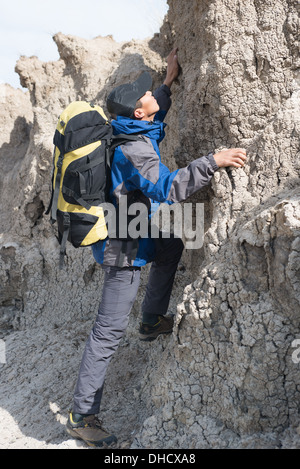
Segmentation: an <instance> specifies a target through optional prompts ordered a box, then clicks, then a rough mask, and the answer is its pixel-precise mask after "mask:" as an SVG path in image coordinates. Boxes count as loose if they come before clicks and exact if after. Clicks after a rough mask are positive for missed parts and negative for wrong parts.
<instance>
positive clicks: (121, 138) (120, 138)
mask: <svg viewBox="0 0 300 469" xmlns="http://www.w3.org/2000/svg"><path fill="white" fill-rule="evenodd" d="M141 138H142V137H141V135H132V134H131V135H127V134H118V135H113V136H112V138H111V139H110V140H109V141H108V142H107V153H106V164H107V166H108V168H109V169H110V168H111V164H112V161H113V158H114V150H115V149H116V148H117V147H118V146H120V145H124V143H127V142H130V141H131V142H134V141H137V140H141Z"/></svg>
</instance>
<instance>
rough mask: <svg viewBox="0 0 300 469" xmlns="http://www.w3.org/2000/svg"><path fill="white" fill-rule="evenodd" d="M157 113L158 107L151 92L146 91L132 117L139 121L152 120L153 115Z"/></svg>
mask: <svg viewBox="0 0 300 469" xmlns="http://www.w3.org/2000/svg"><path fill="white" fill-rule="evenodd" d="M158 111H159V105H158V103H157V101H156V99H155V98H154V96H153V95H152V93H151V91H147V92H146V93H145V94H144V96H142V97H141V98H140V99H139V100H138V102H137V104H136V107H135V110H134V116H135V118H136V119H139V120H148V121H151V120H153V118H154V116H155V114H156V113H157V112H158Z"/></svg>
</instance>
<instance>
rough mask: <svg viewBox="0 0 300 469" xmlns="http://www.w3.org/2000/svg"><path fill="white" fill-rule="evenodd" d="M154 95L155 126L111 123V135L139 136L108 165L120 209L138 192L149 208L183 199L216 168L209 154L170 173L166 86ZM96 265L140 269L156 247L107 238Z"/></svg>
mask: <svg viewBox="0 0 300 469" xmlns="http://www.w3.org/2000/svg"><path fill="white" fill-rule="evenodd" d="M154 96H155V98H156V100H157V102H158V104H159V106H160V111H159V112H158V113H157V114H156V116H155V119H154V121H153V122H148V121H139V120H135V119H131V118H128V117H122V116H118V117H117V119H116V120H113V121H112V126H113V130H114V135H118V134H135V135H136V134H138V135H140V136H141V138H140V139H139V140H137V141H128V142H126V143H125V144H124V145H121V146H119V147H117V148H116V150H115V154H114V159H113V163H112V167H111V177H112V189H111V201H112V203H113V204H114V205H118V204H119V202H120V198H121V197H122V196H124V195H126V196H128V197H130V194H132V193H133V192H135V191H139V192H140V193H142V194H143V196H144V197H146V198H147V199H148V200H149V202H150V204H151V207H152V211H154V210H155V209H157V206H158V205H159V204H160V203H167V204H173V203H176V202H182V201H184V200H186V199H187V198H188V197H189V196H191V195H192V194H193V193H195V192H196V191H198V190H199V189H201V188H203V187H204V186H207V185H208V184H209V182H210V180H211V178H212V176H213V175H214V173H215V171H217V169H218V166H217V164H216V162H215V160H214V157H213V155H212V154H209V155H208V156H203V157H201V158H198V159H196V160H194V161H193V162H192V163H190V164H189V165H188V166H187V167H185V168H181V169H177V170H176V171H173V172H170V170H169V169H168V168H167V167H166V166H165V165H164V164H163V163H162V162H161V157H160V152H159V143H160V142H161V141H162V140H163V138H164V136H165V131H164V129H165V126H166V124H165V123H164V122H163V120H164V117H165V115H166V114H167V112H168V110H169V108H170V105H171V98H170V96H171V92H170V90H169V88H168V87H167V86H166V85H162V86H161V87H160V88H158V89H157V90H156V91H155V93H154ZM92 248H93V254H94V257H95V259H96V261H97V262H99V263H100V264H104V265H109V266H119V267H131V266H135V267H141V266H143V265H145V264H147V263H148V262H151V261H153V260H154V258H155V243H154V240H153V239H151V238H150V237H145V238H139V239H138V240H130V239H129V240H126V241H124V240H120V239H113V238H107V239H105V240H104V241H99V242H98V243H97V244H95V245H94V246H93V247H92Z"/></svg>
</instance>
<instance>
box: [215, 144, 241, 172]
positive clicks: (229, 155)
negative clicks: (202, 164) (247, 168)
mask: <svg viewBox="0 0 300 469" xmlns="http://www.w3.org/2000/svg"><path fill="white" fill-rule="evenodd" d="M214 159H215V161H216V163H217V165H218V166H219V168H226V167H228V166H234V167H235V168H242V167H243V166H244V164H245V162H246V159H247V156H246V150H245V149H244V148H231V149H230V150H222V151H220V152H218V153H216V154H215V155H214Z"/></svg>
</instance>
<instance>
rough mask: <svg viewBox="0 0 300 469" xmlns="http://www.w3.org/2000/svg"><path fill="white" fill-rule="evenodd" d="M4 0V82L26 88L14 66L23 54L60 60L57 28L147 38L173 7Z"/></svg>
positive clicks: (155, 2)
mask: <svg viewBox="0 0 300 469" xmlns="http://www.w3.org/2000/svg"><path fill="white" fill-rule="evenodd" d="M0 6H1V8H0V60H1V67H0V83H9V84H10V85H12V86H14V87H15V88H21V85H20V81H19V76H18V74H16V73H15V71H14V68H15V64H16V62H17V60H18V59H19V57H20V56H21V55H25V56H28V57H30V56H32V55H35V56H37V57H38V58H39V59H40V60H42V61H45V62H46V61H51V60H58V58H59V55H58V52H57V47H56V45H55V43H54V41H53V39H52V36H53V35H54V34H55V33H58V32H62V33H63V34H73V35H75V36H80V37H82V38H85V39H92V38H94V37H96V36H107V35H109V34H111V35H112V36H113V37H114V39H115V40H116V41H117V42H122V41H130V40H131V39H145V38H147V37H152V36H153V34H154V33H156V32H158V31H159V28H160V26H161V24H162V21H163V18H164V16H165V14H166V13H167V11H168V5H167V0H0Z"/></svg>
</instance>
